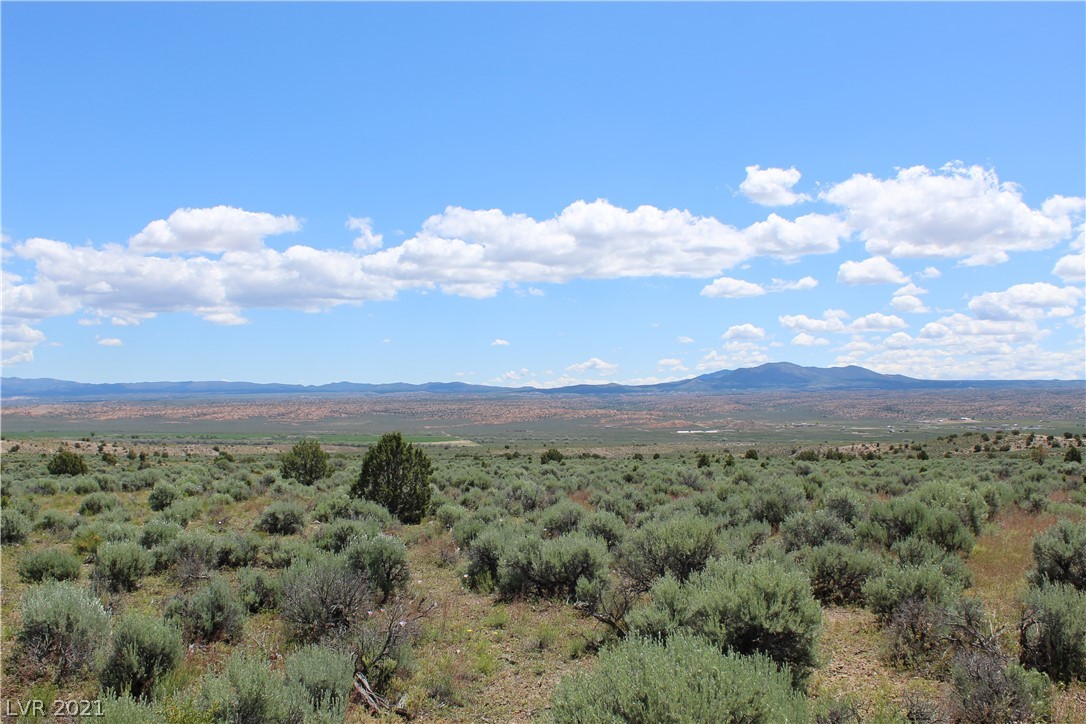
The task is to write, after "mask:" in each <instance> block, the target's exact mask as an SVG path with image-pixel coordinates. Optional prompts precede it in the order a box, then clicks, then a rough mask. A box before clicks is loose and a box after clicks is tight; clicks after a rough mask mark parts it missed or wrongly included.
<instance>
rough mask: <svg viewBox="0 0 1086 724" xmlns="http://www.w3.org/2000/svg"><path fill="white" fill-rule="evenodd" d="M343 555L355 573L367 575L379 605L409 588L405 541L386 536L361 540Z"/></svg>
mask: <svg viewBox="0 0 1086 724" xmlns="http://www.w3.org/2000/svg"><path fill="white" fill-rule="evenodd" d="M344 555H345V556H346V558H347V560H348V561H349V563H350V566H351V567H352V568H353V569H354V570H356V571H358V572H359V573H361V574H363V575H365V576H366V578H367V579H368V581H369V586H370V589H371V591H372V592H373V593H374V594H376V595H377V599H378V602H379V603H382V604H383V603H385V602H387V601H388V599H389V598H391V596H392V594H393V593H396V592H398V591H402V590H404V589H406V588H407V584H408V581H409V580H410V578H411V575H410V572H409V571H408V569H407V547H406V546H405V545H404V544H403V541H400V540H398V539H396V538H392V537H390V536H387V535H376V536H373V537H372V538H362V539H359V540H356V541H355V542H354V543H352V544H351V546H350V548H348V549H347V551H346V552H345V554H344Z"/></svg>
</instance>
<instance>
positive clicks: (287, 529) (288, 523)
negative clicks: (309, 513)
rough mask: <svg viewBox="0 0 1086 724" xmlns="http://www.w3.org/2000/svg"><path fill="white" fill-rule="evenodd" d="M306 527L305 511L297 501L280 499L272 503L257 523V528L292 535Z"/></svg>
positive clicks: (277, 533)
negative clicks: (289, 501) (291, 501)
mask: <svg viewBox="0 0 1086 724" xmlns="http://www.w3.org/2000/svg"><path fill="white" fill-rule="evenodd" d="M303 527H305V511H304V510H302V507H301V506H300V505H298V504H297V503H287V502H284V501H278V502H275V503H272V504H271V505H269V506H268V507H267V508H265V509H264V512H263V513H262V514H261V516H260V520H258V521H257V523H256V528H257V530H262V531H264V532H265V533H270V534H272V535H290V534H292V533H297V532H298V531H300V530H301V529H302V528H303Z"/></svg>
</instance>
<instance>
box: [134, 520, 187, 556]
mask: <svg viewBox="0 0 1086 724" xmlns="http://www.w3.org/2000/svg"><path fill="white" fill-rule="evenodd" d="M180 532H181V526H179V525H178V524H177V523H171V522H169V521H166V520H152V521H149V522H147V523H145V524H144V526H143V530H141V531H140V541H139V542H140V545H141V546H143V547H144V548H146V549H147V550H151V549H152V548H155V547H156V546H165V545H167V544H169V543H170V542H171V541H173V539H174V538H176V537H177V535H178V534H179V533H180Z"/></svg>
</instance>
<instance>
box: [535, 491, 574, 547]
mask: <svg viewBox="0 0 1086 724" xmlns="http://www.w3.org/2000/svg"><path fill="white" fill-rule="evenodd" d="M584 517H585V509H584V508H583V507H581V506H580V505H577V504H576V503H574V502H573V501H572V500H570V499H569V498H563V499H562V500H559V501H558V502H557V503H555V504H554V505H552V506H551V507H549V508H547V509H546V510H544V511H543V514H542V515H541V516H540V519H539V522H540V525H542V526H543V530H544V531H545V532H546V533H547V535H548V536H550V537H555V536H560V535H564V534H566V533H569V532H571V531H573V530H576V529H577V526H578V525H579V524H580V522H581V519H582V518H584Z"/></svg>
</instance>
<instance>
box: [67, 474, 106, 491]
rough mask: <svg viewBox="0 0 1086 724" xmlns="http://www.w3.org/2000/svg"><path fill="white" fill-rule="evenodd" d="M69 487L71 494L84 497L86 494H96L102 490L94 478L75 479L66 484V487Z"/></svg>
mask: <svg viewBox="0 0 1086 724" xmlns="http://www.w3.org/2000/svg"><path fill="white" fill-rule="evenodd" d="M67 485H70V486H71V490H72V492H73V493H77V494H79V495H86V494H87V493H97V492H98V491H99V490H101V489H102V486H101V485H100V484H99V483H98V481H97V480H96V479H94V478H76V479H75V480H73V481H71V482H70V483H66V486H67Z"/></svg>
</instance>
